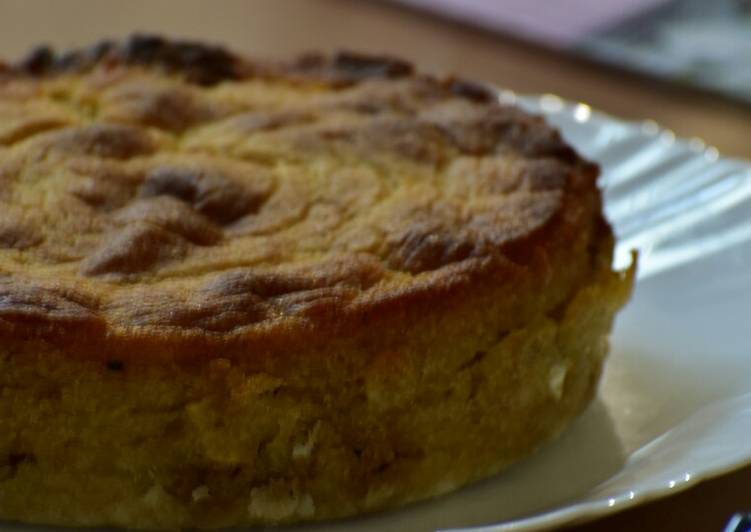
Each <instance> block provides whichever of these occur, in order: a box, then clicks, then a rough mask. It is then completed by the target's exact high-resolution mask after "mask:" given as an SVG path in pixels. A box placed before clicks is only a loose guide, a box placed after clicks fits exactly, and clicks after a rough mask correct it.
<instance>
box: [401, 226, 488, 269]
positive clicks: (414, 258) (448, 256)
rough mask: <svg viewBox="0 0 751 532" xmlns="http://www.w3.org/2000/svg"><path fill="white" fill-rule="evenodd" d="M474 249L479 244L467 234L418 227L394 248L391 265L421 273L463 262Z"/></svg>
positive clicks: (405, 234)
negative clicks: (453, 233) (454, 233)
mask: <svg viewBox="0 0 751 532" xmlns="http://www.w3.org/2000/svg"><path fill="white" fill-rule="evenodd" d="M474 252H475V243H474V242H473V241H472V239H470V238H468V237H467V236H462V235H452V234H449V233H447V232H445V231H442V230H440V229H438V230H430V229H426V228H423V227H414V228H412V229H409V230H408V231H406V232H405V233H404V234H403V235H402V237H401V238H400V239H399V240H398V241H396V242H395V244H394V245H393V246H392V247H391V250H390V252H389V255H388V264H389V266H390V267H392V268H395V269H397V270H402V271H407V272H410V273H420V272H425V271H431V270H436V269H438V268H440V267H442V266H447V265H449V264H451V263H454V262H459V261H462V260H464V259H467V258H469V257H471V256H472V255H473V254H474Z"/></svg>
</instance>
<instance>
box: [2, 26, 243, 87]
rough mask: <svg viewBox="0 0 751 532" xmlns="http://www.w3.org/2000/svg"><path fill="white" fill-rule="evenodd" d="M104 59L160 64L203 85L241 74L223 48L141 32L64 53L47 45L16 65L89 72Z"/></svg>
mask: <svg viewBox="0 0 751 532" xmlns="http://www.w3.org/2000/svg"><path fill="white" fill-rule="evenodd" d="M102 61H109V62H114V63H118V62H119V63H125V64H142V65H149V66H156V67H160V68H163V69H164V70H167V71H169V72H178V73H182V74H183V75H184V76H185V77H186V79H187V80H188V81H190V82H193V83H197V84H200V85H213V84H215V83H218V82H220V81H223V80H226V79H237V78H238V77H239V76H238V68H237V63H238V61H237V59H236V58H235V57H234V56H233V55H232V54H230V53H229V52H227V51H226V50H224V49H223V48H221V47H218V46H209V45H205V44H201V43H198V42H193V41H185V40H177V41H170V40H167V39H164V38H162V37H158V36H154V35H139V34H136V35H133V36H131V37H130V38H128V39H127V40H125V41H124V42H120V43H116V42H113V41H109V40H105V41H101V42H99V43H98V44H96V45H94V46H91V47H87V48H81V49H76V50H70V51H67V52H63V53H60V54H58V53H55V51H54V50H53V49H52V48H50V47H49V46H43V47H40V48H36V49H35V50H33V51H32V52H31V53H30V54H29V55H28V56H27V57H25V58H24V59H22V60H21V61H20V62H18V63H17V65H16V68H17V69H18V70H21V71H23V72H27V73H29V74H31V75H43V74H50V73H55V72H66V71H73V72H79V71H86V70H90V69H91V68H93V67H94V66H96V64H97V63H99V62H102Z"/></svg>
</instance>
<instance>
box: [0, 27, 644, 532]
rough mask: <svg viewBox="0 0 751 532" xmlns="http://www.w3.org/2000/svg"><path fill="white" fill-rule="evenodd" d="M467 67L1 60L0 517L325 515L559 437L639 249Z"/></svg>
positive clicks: (351, 57) (88, 55)
mask: <svg viewBox="0 0 751 532" xmlns="http://www.w3.org/2000/svg"><path fill="white" fill-rule="evenodd" d="M597 177H598V169H597V166H596V165H594V164H592V163H590V162H587V161H585V160H583V159H582V158H580V157H579V156H578V155H577V154H576V153H575V151H574V150H573V149H572V148H571V147H569V146H568V145H567V144H566V143H565V142H564V141H563V140H562V138H561V136H560V135H559V133H558V132H556V131H555V130H554V129H552V128H551V127H550V126H548V125H547V124H546V123H545V122H544V120H543V119H542V118H539V117H535V116H530V115H528V114H525V113H524V112H522V111H521V110H519V109H517V108H515V107H512V106H508V105H503V104H501V103H499V101H498V100H497V98H496V97H495V95H494V93H493V92H492V91H490V90H488V89H485V88H483V86H481V85H476V84H472V83H468V82H465V81H462V80H460V79H456V78H439V77H431V76H428V75H423V74H419V73H415V72H414V71H413V68H412V67H411V66H410V64H408V63H407V62H404V61H402V60H399V59H394V58H388V57H373V56H365V55H357V54H352V53H339V54H334V55H307V56H303V57H301V58H299V59H297V60H294V61H289V62H262V61H253V60H249V59H246V58H243V57H239V56H236V55H233V54H231V53H228V52H226V51H224V50H223V49H220V48H216V47H212V46H205V45H202V44H197V43H193V42H182V41H167V40H164V39H161V38H158V37H150V36H136V37H133V38H131V39H129V40H127V41H123V42H104V43H100V44H98V45H96V46H94V47H91V48H87V49H83V50H74V51H71V52H67V53H63V54H58V53H55V52H53V51H52V50H50V49H46V48H42V49H39V50H36V51H35V52H33V53H32V54H31V55H30V56H28V57H27V58H26V59H24V60H23V61H20V62H17V63H9V64H5V65H0V519H3V520H13V521H23V522H31V523H47V524H54V525H81V526H94V525H112V526H121V527H135V528H143V529H162V528H213V527H224V526H232V525H243V524H278V523H293V522H300V521H312V520H321V519H332V518H341V517H345V516H351V515H356V514H361V513H366V512H372V511H376V510H381V509H385V508H389V507H396V506H400V505H404V504H406V503H409V502H412V501H417V500H421V499H426V498H430V497H434V496H437V495H440V494H444V493H447V492H449V491H452V490H455V489H457V488H459V487H461V486H463V485H466V484H467V483H470V482H473V481H475V480H478V479H481V478H484V477H487V476H489V475H492V474H495V473H497V472H499V471H501V470H502V469H503V468H505V467H507V466H508V465H510V464H512V463H514V462H517V461H518V460H520V459H521V458H523V457H525V456H527V455H529V454H530V453H531V452H533V451H534V450H535V449H536V448H538V447H539V446H540V445H541V444H542V443H544V442H547V441H549V440H551V439H553V438H554V437H556V436H557V435H558V434H559V433H560V432H561V431H562V430H563V429H564V428H565V427H566V426H567V425H568V424H569V423H570V422H571V421H572V420H573V419H574V418H575V417H576V416H577V415H578V414H579V413H580V412H581V411H582V410H583V409H584V408H585V407H586V406H587V404H588V403H589V402H590V400H591V399H592V397H593V395H594V394H595V392H596V387H597V383H598V379H599V376H600V372H601V368H602V364H603V360H604V357H605V355H606V351H607V338H608V334H609V331H610V327H611V324H612V320H613V317H614V314H615V313H616V312H617V310H618V309H619V308H620V307H621V306H623V304H624V303H625V301H626V300H627V298H628V296H629V294H630V290H631V285H632V281H633V268H632V269H631V270H630V271H628V272H614V271H613V270H612V268H611V254H612V250H613V236H612V233H611V230H610V228H609V226H608V224H607V223H606V221H605V220H604V218H603V215H602V208H601V197H600V193H599V191H598V189H597V185H596V180H597Z"/></svg>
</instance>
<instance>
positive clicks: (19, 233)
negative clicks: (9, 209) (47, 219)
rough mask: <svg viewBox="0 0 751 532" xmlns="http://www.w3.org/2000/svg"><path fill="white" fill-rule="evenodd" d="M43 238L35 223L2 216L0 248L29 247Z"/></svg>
mask: <svg viewBox="0 0 751 532" xmlns="http://www.w3.org/2000/svg"><path fill="white" fill-rule="evenodd" d="M43 240H44V239H43V238H42V235H40V234H39V232H38V230H37V229H36V228H35V227H34V226H33V225H30V224H27V223H25V222H23V221H22V220H19V219H15V218H2V217H0V249H2V248H6V249H20V250H24V249H29V248H32V247H34V246H36V245H38V244H40V243H41V242H42V241H43Z"/></svg>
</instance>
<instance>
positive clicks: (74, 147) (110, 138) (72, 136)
mask: <svg viewBox="0 0 751 532" xmlns="http://www.w3.org/2000/svg"><path fill="white" fill-rule="evenodd" d="M38 142H39V144H38V145H39V147H40V149H41V150H43V151H45V150H47V151H53V152H63V153H67V154H71V155H90V156H94V157H102V158H105V159H129V158H131V157H135V156H137V155H147V154H150V153H153V152H154V150H155V149H156V145H155V144H154V142H153V141H152V138H151V136H150V135H149V134H148V133H147V132H146V131H144V130H143V129H140V128H137V127H133V126H127V125H120V124H92V125H88V126H82V127H69V128H65V129H62V130H59V131H54V132H51V133H47V134H45V135H43V136H42V137H41V138H40V139H39V141H38Z"/></svg>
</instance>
